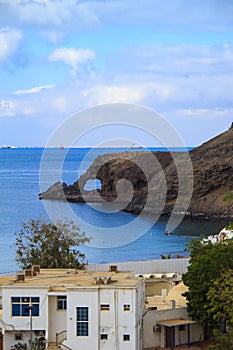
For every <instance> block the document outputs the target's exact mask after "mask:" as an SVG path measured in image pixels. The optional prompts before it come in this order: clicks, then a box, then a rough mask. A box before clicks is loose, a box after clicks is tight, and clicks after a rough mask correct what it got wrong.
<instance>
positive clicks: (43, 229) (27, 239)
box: [15, 219, 90, 268]
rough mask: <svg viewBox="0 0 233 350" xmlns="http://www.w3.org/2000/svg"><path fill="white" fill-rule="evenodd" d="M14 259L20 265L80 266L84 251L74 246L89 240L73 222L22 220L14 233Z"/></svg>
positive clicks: (21, 266)
mask: <svg viewBox="0 0 233 350" xmlns="http://www.w3.org/2000/svg"><path fill="white" fill-rule="evenodd" d="M15 235H16V241H15V243H16V262H17V264H18V265H19V266H20V268H28V267H30V266H31V265H40V266H41V267H42V268H69V267H70V268H82V267H83V266H84V263H83V262H84V258H85V255H84V254H82V253H81V252H80V251H79V250H78V249H77V247H78V246H80V245H82V244H85V243H87V242H90V239H89V238H87V237H86V235H85V233H80V231H79V228H78V227H77V226H76V225H75V224H74V222H72V221H71V222H61V221H57V222H56V224H53V223H50V222H47V221H43V220H40V219H37V220H29V221H28V222H24V223H23V224H22V228H21V230H20V232H18V233H16V234H15Z"/></svg>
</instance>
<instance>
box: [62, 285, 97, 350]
mask: <svg viewBox="0 0 233 350" xmlns="http://www.w3.org/2000/svg"><path fill="white" fill-rule="evenodd" d="M67 295H68V302H69V308H68V310H67V341H66V342H65V344H66V345H68V346H69V347H70V348H72V349H91V350H98V339H99V310H98V305H99V293H98V288H87V287H86V288H80V289H76V288H72V289H71V288H69V290H68V292H67ZM78 306H81V307H88V308H89V336H88V337H78V336H77V335H76V334H77V332H76V328H77V321H76V319H77V315H76V308H77V307H78Z"/></svg>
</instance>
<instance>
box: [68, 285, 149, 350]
mask: <svg viewBox="0 0 233 350" xmlns="http://www.w3.org/2000/svg"><path fill="white" fill-rule="evenodd" d="M68 301H69V309H68V313H67V341H66V342H65V344H66V345H68V346H69V347H70V348H72V349H91V350H109V349H117V350H141V348H142V347H141V344H140V343H141V335H142V328H141V327H142V315H143V311H144V281H143V280H142V281H141V282H140V284H139V286H138V288H133V287H132V288H131V287H128V286H127V287H123V286H122V287H120V288H119V287H117V288H115V287H114V286H113V287H112V288H103V287H102V288H101V287H98V285H97V286H96V287H91V288H85V289H82V288H79V289H76V288H70V289H69V290H68ZM101 304H105V305H109V306H110V308H109V310H101ZM126 304H127V305H130V310H129V311H125V310H124V305H126ZM78 306H86V307H88V308H89V336H88V337H78V336H77V335H76V308H77V307H78ZM101 334H107V335H108V339H107V340H101V339H100V335H101ZM124 335H130V341H124V340H123V336H124Z"/></svg>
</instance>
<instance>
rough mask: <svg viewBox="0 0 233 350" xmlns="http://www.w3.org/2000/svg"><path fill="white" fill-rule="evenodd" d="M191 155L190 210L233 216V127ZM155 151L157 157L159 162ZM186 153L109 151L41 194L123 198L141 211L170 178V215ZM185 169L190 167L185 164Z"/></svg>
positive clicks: (197, 215) (202, 215)
mask: <svg viewBox="0 0 233 350" xmlns="http://www.w3.org/2000/svg"><path fill="white" fill-rule="evenodd" d="M189 155H190V159H191V162H192V167H193V174H188V176H190V179H189V178H188V179H186V180H185V181H190V183H191V182H192V181H193V188H192V197H191V202H190V205H189V206H188V207H187V208H185V206H184V210H185V216H186V217H188V218H192V219H205V220H206V219H218V220H219V219H222V220H225V221H227V220H233V128H232V127H231V128H230V129H229V130H227V131H226V132H224V133H223V134H221V135H218V136H217V137H215V138H213V139H212V140H210V141H208V142H206V143H204V144H203V145H201V146H199V147H197V148H195V149H193V150H192V151H190V152H189ZM151 157H155V163H156V167H155V166H154V165H153V159H152V158H151ZM186 157H187V154H185V153H182V152H180V153H173V154H170V153H169V152H154V153H153V154H152V153H151V152H143V151H142V152H140V151H138V152H122V153H117V154H116V153H110V154H105V155H103V156H99V157H97V158H96V159H95V160H94V162H93V163H92V164H91V166H90V167H89V169H88V170H87V171H86V173H85V174H84V175H82V176H81V177H80V178H79V179H78V180H77V181H76V182H74V183H73V184H72V185H67V184H65V183H61V182H57V183H55V184H54V185H52V186H51V187H50V188H49V189H48V190H47V191H45V192H43V193H41V194H39V198H40V199H42V200H45V199H49V200H67V201H70V202H78V203H84V202H87V203H101V202H102V201H105V202H114V203H118V204H120V205H121V207H122V210H124V211H126V212H129V213H132V214H136V215H137V214H139V213H141V212H142V210H145V206H146V210H147V211H150V208H151V210H152V209H153V206H154V203H155V202H156V203H157V202H159V199H160V198H161V197H162V196H163V195H164V193H163V192H164V187H163V188H162V190H161V183H162V184H163V182H164V181H165V183H166V198H165V205H164V208H163V212H162V214H163V215H170V214H171V212H172V211H173V209H175V208H176V207H175V205H176V201H177V198H178V193H179V186H180V183H179V181H180V179H179V176H180V174H179V175H178V171H177V166H176V165H177V164H178V163H179V164H182V163H183V164H184V165H183V167H185V166H186V165H185V164H186V163H187V160H186ZM174 158H175V159H176V162H174ZM183 170H184V173H185V171H186V169H185V168H183ZM145 174H146V175H145ZM191 175H192V177H191ZM90 179H91V180H93V179H99V180H100V182H101V189H100V190H93V191H85V190H84V186H85V184H86V182H87V181H88V180H90ZM122 180H123V182H122ZM125 180H127V181H125ZM119 183H120V184H121V186H119ZM129 183H130V184H131V186H129ZM187 184H188V182H187ZM130 191H131V192H130ZM151 192H153V193H155V197H151V198H150V193H151ZM128 193H130V195H128ZM182 196H183V197H182ZM148 198H149V200H148ZM155 199H156V201H155ZM179 200H180V203H182V201H184V202H185V200H186V193H185V192H184V193H183V194H181V197H180V198H179ZM181 210H182V204H181ZM177 214H179V212H178V213H177Z"/></svg>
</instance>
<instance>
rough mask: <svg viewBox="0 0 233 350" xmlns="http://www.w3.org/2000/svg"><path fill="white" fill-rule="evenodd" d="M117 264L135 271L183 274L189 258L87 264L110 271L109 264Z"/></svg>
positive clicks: (122, 268)
mask: <svg viewBox="0 0 233 350" xmlns="http://www.w3.org/2000/svg"><path fill="white" fill-rule="evenodd" d="M111 265H116V266H118V270H122V271H135V273H142V274H144V273H162V272H165V273H166V272H178V273H180V274H183V273H185V272H187V267H188V265H189V258H178V259H156V260H146V261H128V262H114V263H106V264H89V265H87V266H86V269H87V270H92V271H101V270H102V271H108V270H109V266H111Z"/></svg>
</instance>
